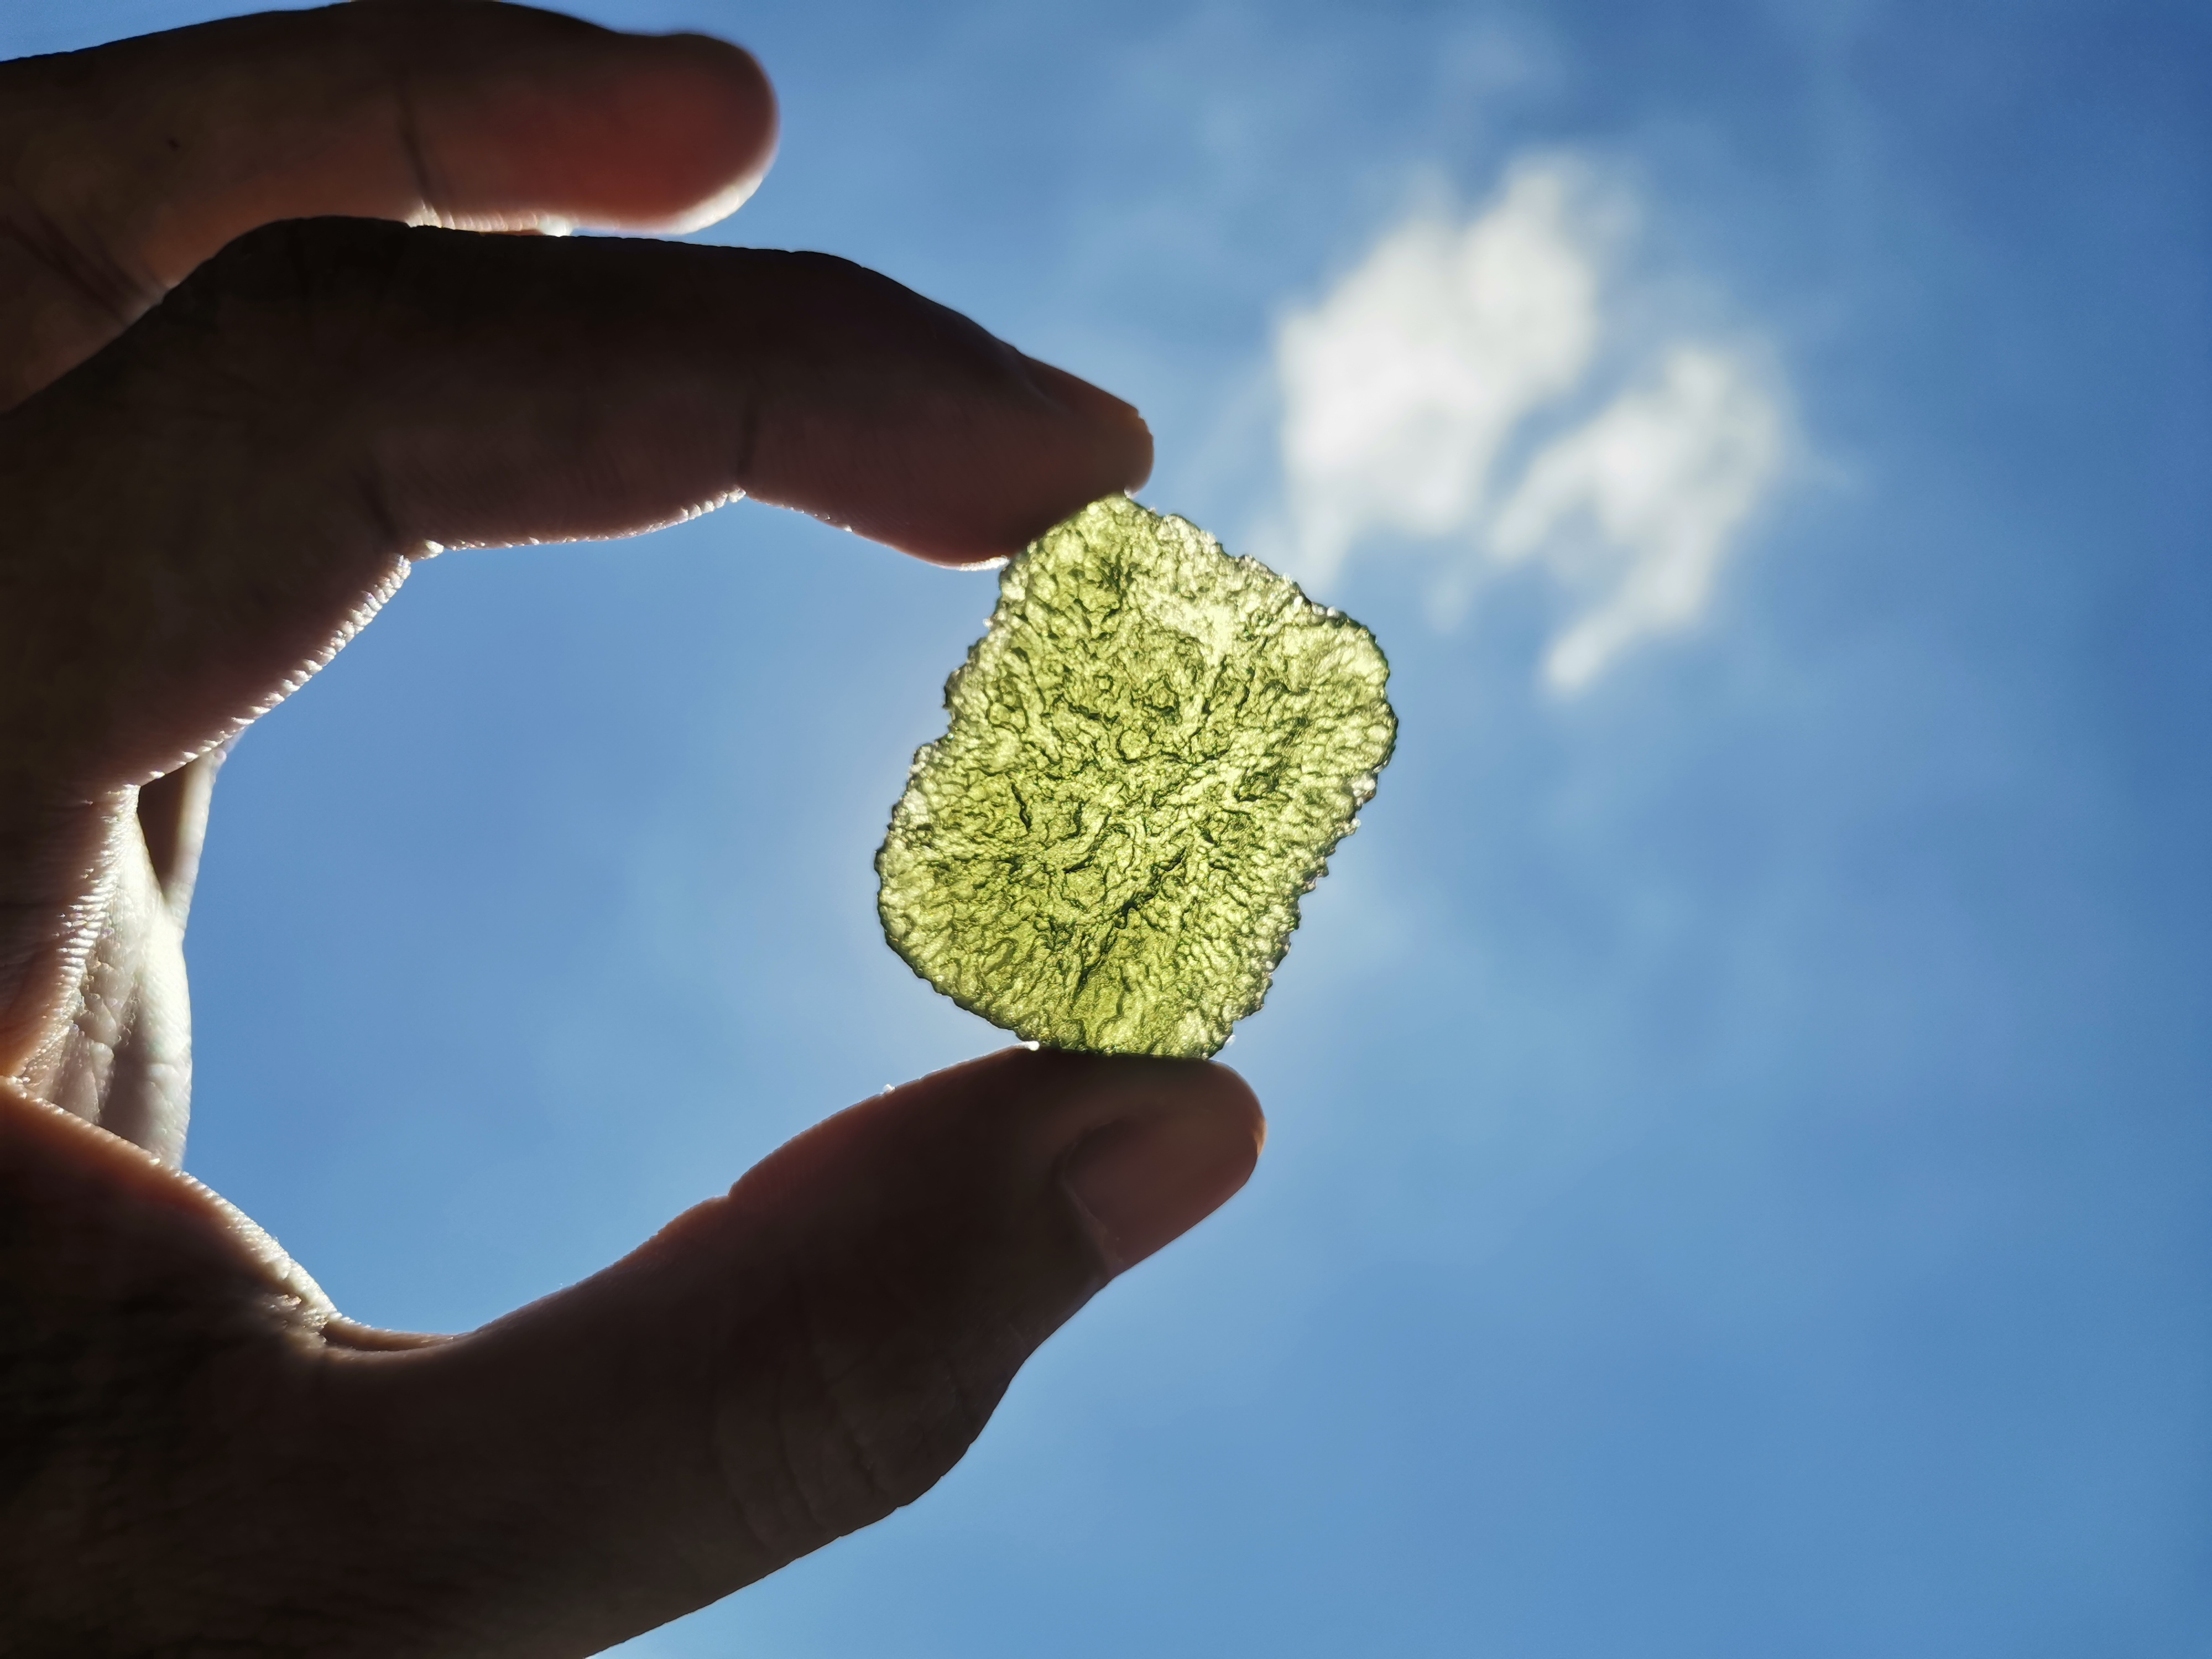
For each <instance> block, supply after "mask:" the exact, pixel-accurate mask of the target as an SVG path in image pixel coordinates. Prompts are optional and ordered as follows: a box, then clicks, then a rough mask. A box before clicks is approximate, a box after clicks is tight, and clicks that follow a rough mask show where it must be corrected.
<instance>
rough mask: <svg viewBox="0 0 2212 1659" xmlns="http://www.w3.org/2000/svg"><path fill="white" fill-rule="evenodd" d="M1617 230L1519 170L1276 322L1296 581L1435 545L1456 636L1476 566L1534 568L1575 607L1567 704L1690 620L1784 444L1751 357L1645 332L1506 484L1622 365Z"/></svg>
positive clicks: (1767, 383)
mask: <svg viewBox="0 0 2212 1659" xmlns="http://www.w3.org/2000/svg"><path fill="white" fill-rule="evenodd" d="M1624 217H1625V213H1624V210H1622V207H1621V198H1620V195H1619V193H1618V192H1613V193H1611V194H1610V195H1608V194H1607V192H1603V191H1600V190H1599V189H1598V188H1597V187H1596V185H1595V180H1594V176H1593V175H1592V174H1591V173H1590V172H1589V170H1588V169H1587V168H1585V167H1581V166H1579V165H1577V163H1575V162H1573V161H1569V160H1564V159H1560V158H1556V157H1554V158H1548V159H1544V160H1538V161H1525V162H1523V163H1522V164H1521V165H1520V166H1518V167H1515V168H1513V169H1512V170H1511V171H1510V173H1508V175H1507V179H1506V182H1505V184H1504V188H1503V189H1502V190H1501V191H1499V193H1498V198H1497V200H1496V201H1495V203H1494V204H1492V206H1491V207H1490V208H1489V209H1488V210H1486V211H1485V212H1484V213H1482V214H1481V215H1480V216H1478V217H1476V218H1475V219H1474V220H1473V221H1472V222H1469V223H1467V224H1465V225H1464V226H1455V225H1454V224H1452V223H1450V222H1448V221H1447V220H1445V219H1443V218H1441V217H1438V216H1434V215H1416V216H1413V218H1411V219H1409V220H1407V222H1404V223H1402V224H1401V225H1399V226H1398V227H1397V228H1395V229H1393V230H1391V231H1390V232H1389V233H1388V234H1385V235H1384V236H1383V239H1382V240H1380V241H1379V242H1378V243H1377V244H1376V246H1375V248H1374V249H1373V251H1372V252H1370V253H1369V254H1368V256H1367V258H1365V259H1364V260H1363V261H1362V262H1361V263H1360V264H1358V267H1356V268H1355V269H1354V270H1352V272H1351V273H1350V274H1349V275H1347V276H1346V277H1345V278H1344V279H1343V281H1342V282H1340V283H1339V284H1338V285H1337V286H1336V288H1335V289H1334V291H1333V292H1331V293H1330V294H1329V295H1328V296H1327V297H1326V298H1325V299H1323V300H1322V302H1321V303H1320V304H1319V305H1318V306H1316V307H1314V308H1313V309H1312V310H1310V311H1308V312H1305V313H1300V314H1298V315H1295V316H1292V317H1290V318H1288V319H1285V322H1284V324H1283V325H1282V328H1281V331H1280V333H1279V336H1278V338H1277V343H1276V368H1277V372H1278V374H1279V379H1280V382H1281V387H1282V392H1283V428H1282V445H1283V462H1284V470H1285V482H1286V485H1287V489H1288V496H1289V509H1290V517H1291V549H1290V551H1289V562H1290V564H1291V568H1292V569H1293V570H1294V572H1295V573H1296V574H1297V575H1298V577H1299V578H1300V579H1301V580H1304V582H1305V583H1306V584H1307V585H1308V586H1319V585H1323V584H1326V583H1327V582H1328V581H1329V580H1331V579H1333V578H1334V575H1335V574H1336V573H1337V571H1338V569H1339V568H1340V566H1341V564H1342V562H1343V561H1344V559H1345V557H1346V555H1347V554H1349V553H1350V552H1351V551H1352V550H1353V549H1354V548H1355V547H1356V546H1357V545H1358V544H1360V543H1361V542H1362V541H1364V540H1366V539H1368V538H1370V537H1372V536H1373V535H1374V534H1375V532H1399V535H1400V537H1401V538H1423V539H1426V540H1428V541H1430V542H1431V543H1433V544H1441V546H1442V550H1443V551H1445V552H1446V553H1447V554H1448V555H1449V556H1448V557H1447V558H1446V559H1445V561H1444V563H1443V567H1442V568H1441V570H1440V572H1439V575H1438V580H1437V585H1436V590H1435V597H1436V602H1437V612H1438V614H1439V617H1440V619H1441V620H1443V621H1445V622H1447V623H1449V622H1450V621H1452V620H1455V618H1456V617H1457V615H1458V613H1459V612H1460V611H1462V610H1463V609H1464V606H1465V603H1466V600H1467V599H1468V596H1469V594H1470V593H1471V592H1472V591H1473V589H1474V586H1475V585H1476V584H1477V582H1478V581H1479V580H1480V578H1481V577H1482V576H1483V575H1485V574H1487V573H1489V572H1492V571H1496V570H1498V569H1500V568H1509V567H1512V566H1516V565H1524V564H1530V563H1534V564H1539V565H1541V566H1542V567H1544V568H1547V570H1548V571H1550V572H1551V573H1552V574H1553V576H1554V577H1556V578H1557V579H1559V580H1560V581H1561V582H1562V583H1563V584H1564V585H1565V586H1567V587H1568V588H1569V589H1570V590H1571V592H1572V593H1573V594H1574V596H1575V598H1576V600H1577V605H1578V609H1577V611H1575V612H1574V613H1573V614H1572V615H1571V617H1569V619H1568V620H1567V621H1566V623H1565V624H1564V626H1563V628H1562V629H1561V631H1560V632H1559V635H1558V636H1557V637H1556V638H1555V639H1554V640H1553V642H1552V645H1551V647H1550V649H1549V651H1548V652H1547V656H1546V659H1545V669H1544V672H1545V678H1546V679H1547V681H1548V683H1549V684H1551V685H1552V686H1553V689H1555V690H1559V691H1562V692H1571V691H1575V690H1580V689H1581V688H1582V687H1583V686H1586V685H1588V684H1589V683H1590V682H1591V681H1592V680H1593V679H1595V678H1596V677H1597V676H1598V675H1599V674H1600V673H1601V672H1602V671H1603V670H1604V669H1605V668H1606V667H1607V665H1609V664H1610V663H1611V662H1612V661H1613V659H1615V658H1616V657H1617V655H1618V654H1619V653H1620V652H1621V651H1622V650H1623V649H1624V648H1625V647H1627V646H1629V645H1631V644H1632V643H1633V642H1635V641H1638V640H1639V639H1641V638H1643V637H1644V636H1646V635H1652V634H1656V633H1660V632H1663V631H1665V630H1668V629H1676V628H1680V627H1682V626H1684V625H1686V623H1690V622H1692V621H1693V620H1694V619H1695V618H1696V617H1697V616H1698V615H1699V612H1700V611H1702V610H1703V608H1704V606H1705V602H1706V599H1707V598H1708V596H1709V595H1710V593H1711V590H1712V586H1713V581H1714V578H1715V575H1716V574H1717V572H1718V570H1719V569H1720V568H1721V566H1722V564H1723V562H1725V560H1726V558H1727V556H1728V555H1729V552H1730V551H1731V550H1732V549H1733V547H1734V545H1735V542H1736V540H1737V538H1738V537H1739V535H1740V532H1741V529H1742V527H1743V526H1744V523H1745V521H1746V520H1747V519H1748V518H1749V516H1750V515H1751V513H1752V512H1753V509H1754V508H1755V507H1757V506H1758V504H1759V501H1760V500H1761V498H1762V497H1763V496H1764V495H1765V493H1766V492H1767V490H1768V489H1770V488H1771V485H1772V483H1773V482H1774V480H1775V478H1776V477H1777V476H1778V473H1779V471H1780V469H1781V465H1782V462H1783V459H1784V452H1785V449H1786V447H1787V444H1786V425H1785V422H1784V416H1783V414H1782V403H1781V399H1780V397H1779V395H1778V389H1777V387H1776V386H1775V384H1774V382H1773V380H1772V379H1771V375H1770V374H1767V373H1765V371H1763V370H1762V369H1761V368H1760V367H1759V365H1758V364H1757V363H1756V362H1755V360H1754V359H1753V357H1752V356H1750V355H1748V354H1747V353H1745V352H1743V351H1741V350H1737V349H1730V348H1728V347H1723V346H1720V345H1716V344H1713V343H1709V342H1700V341H1698V340H1696V339H1693V338H1680V339H1659V340H1655V341H1652V342H1647V345H1648V346H1649V347H1650V349H1647V350H1646V351H1645V352H1644V354H1643V355H1642V356H1641V357H1640V358H1638V357H1635V356H1631V357H1629V358H1628V360H1627V364H1628V367H1630V368H1638V364H1639V363H1640V365H1641V368H1640V372H1638V373H1636V374H1633V375H1632V378H1631V380H1630V384H1629V385H1628V386H1626V389H1625V390H1621V391H1620V392H1618V393H1617V395H1615V396H1614V397H1613V398H1612V400H1611V401H1610V402H1609V403H1607V404H1606V405H1605V406H1604V407H1603V408H1601V410H1599V411H1598V412H1597V413H1596V414H1595V415H1594V416H1591V417H1589V419H1588V420H1587V421H1586V422H1583V424H1581V425H1580V426H1577V427H1575V428H1572V429H1571V430H1568V431H1566V432H1565V433H1563V434H1561V435H1558V436H1556V437H1554V438H1553V439H1552V440H1551V441H1549V442H1548V443H1546V444H1544V445H1543V446H1542V447H1540V448H1539V449H1538V450H1537V452H1536V453H1535V454H1534V457H1533V459H1529V460H1528V462H1527V464H1526V465H1524V466H1522V468H1521V469H1520V471H1519V473H1518V476H1517V477H1508V478H1506V479H1504V480H1503V481H1501V480H1500V479H1499V478H1498V476H1497V475H1498V472H1499V471H1500V465H1501V461H1507V462H1510V460H1511V459H1514V458H1515V456H1516V453H1517V452H1516V448H1515V440H1516V438H1519V437H1522V435H1524V434H1526V433H1527V431H1528V427H1529V425H1530V423H1531V422H1532V420H1533V419H1534V418H1536V417H1539V416H1541V415H1542V414H1543V413H1544V411H1546V410H1547V408H1550V407H1552V406H1553V405H1556V404H1560V403H1562V402H1563V401H1564V400H1565V399H1566V398H1568V397H1569V396H1571V394H1574V393H1577V392H1588V391H1589V390H1593V389H1595V390H1598V391H1601V392H1602V391H1603V390H1604V389H1605V388H1604V386H1603V384H1602V383H1600V384H1599V385H1598V386H1595V387H1593V386H1591V384H1590V383H1591V382H1592V381H1593V380H1595V379H1596V378H1597V371H1598V369H1599V368H1600V367H1601V364H1604V363H1612V362H1615V361H1616V360H1618V359H1620V356H1621V355H1622V354H1621V352H1620V346H1621V345H1622V344H1623V343H1622V342H1620V341H1618V340H1617V339H1614V338H1613V337H1615V336H1618V335H1619V334H1620V333H1621V332H1623V326H1622V325H1621V324H1620V321H1619V313H1620V311H1621V310H1622V309H1623V307H1622V306H1621V305H1620V298H1621V295H1620V293H1619V289H1620V280H1619V278H1618V277H1617V276H1614V275H1613V273H1612V272H1611V271H1610V270H1608V265H1609V263H1610V261H1609V259H1608V258H1607V248H1608V246H1609V245H1610V244H1611V242H1612V241H1613V240H1615V238H1616V235H1617V232H1618V228H1619V225H1620V222H1621V221H1622V220H1623V218H1624ZM1608 302H1610V303H1608ZM1609 342H1610V343H1612V344H1613V347H1614V349H1613V351H1612V352H1610V353H1608V352H1607V350H1606V348H1607V344H1608V343H1609Z"/></svg>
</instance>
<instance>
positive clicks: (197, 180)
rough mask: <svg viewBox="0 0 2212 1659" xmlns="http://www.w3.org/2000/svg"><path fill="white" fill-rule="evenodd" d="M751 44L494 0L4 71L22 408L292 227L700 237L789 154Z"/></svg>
mask: <svg viewBox="0 0 2212 1659" xmlns="http://www.w3.org/2000/svg"><path fill="white" fill-rule="evenodd" d="M775 132H776V111H775V94H774V93H773V92H772V91H771V90H770V88H769V82H768V77H767V76H765V75H764V74H763V72H762V70H761V68H760V66H759V64H757V63H756V62H754V60H753V58H751V57H750V54H748V53H747V52H744V50H743V49H741V48H739V47H738V46H731V45H729V44H728V43H726V42H725V41H720V40H708V39H707V38H705V37H704V36H701V35H691V34H677V35H665V36H645V35H631V34H620V33H613V32H611V31H610V30H606V29H602V28H599V27H595V26H593V25H592V24H589V23H585V22H581V21H578V20H576V19H574V18H570V17H562V16H559V15H555V14H553V13H550V12H543V11H537V10H533V9H528V8H526V7H521V6H507V5H495V4H488V3H483V0H445V3H422V0H374V3H364V4H353V5H341V6H331V7H327V8H325V9H320V10H316V11H303V12H277V13H270V14H266V15H260V16H252V17H239V18H231V19H228V20H225V21H221V22H216V23H207V24H202V25H199V26H197V27H192V28H185V29H178V30H174V31H172V32H170V33H165V34H155V35H148V36H145V37H143V38H141V39H138V40H124V41H119V42H117V43H115V44H114V45H112V46H99V47H95V48H93V49H92V50H90V51H87V52H70V53H65V54H60V55H58V56H54V57H48V58H25V59H21V60H20V61H17V62H15V63H11V64H0V409H4V408H6V407H8V406H9V405H11V404H15V403H17V402H19V401H21V398H24V397H26V396H27V395H28V394H29V393H30V392H33V391H35V390H37V389H38V388H39V387H40V386H44V385H46V383H47V382H49V381H51V380H53V379H55V378H56V377H57V376H58V375H59V374H62V373H63V372H64V371H65V370H67V369H68V368H70V367H72V366H73V365H75V364H76V363H77V362H82V360H83V359H84V358H86V357H88V356H90V355H91V354H92V353H93V352H94V351H96V350H97V349H100V346H102V345H103V344H105V343H106V342H107V341H108V340H109V339H111V338H112V337H114V336H115V335H117V334H118V333H119V332H121V331H122V330H123V329H124V328H125V326H127V325H129V324H130V323H131V320H132V319H135V318H136V317H137V316H138V315H139V314H140V313H143V311H145V310H146V309H147V308H148V307H149V306H151V305H152V304H153V303H154V302H155V301H157V300H159V299H160V298H161V295H162V294H163V293H164V292H166V291H167V289H169V288H171V287H172V286H173V285H174V284H176V283H179V282H181V281H182V280H183V279H184V277H185V275H186V274H187V273H188V272H190V271H191V270H192V269H193V268H194V267H195V266H197V264H200V262H201V261H203V260H204V259H206V258H209V257H210V255H212V254H213V253H214V252H216V250H217V249H218V248H221V247H222V246H224V245H225V244H227V243H228V242H230V241H231V240H234V238H236V237H237V236H239V235H240V234H243V233H245V232H246V231H248V230H251V229H252V228H255V227H257V226H259V225H263V224H267V223H270V222H275V221H276V220H280V219H293V218H307V217H313V216H320V215H328V214H342V215H348V216H356V217H363V218H379V219H398V220H403V221H406V222H413V223H436V224H442V225H447V226H450V227H453V228H464V229H520V228H553V227H556V226H565V225H568V224H591V225H597V226H603V227H606V228H659V229H688V228H695V227H696V226H698V225H702V224H706V223H708V222H712V221H713V220H714V219H717V218H720V216H722V215H724V214H726V213H728V212H729V211H731V210H732V209H734V208H735V207H736V206H737V205H738V204H739V203H740V202H742V201H743V200H744V198H745V197H746V196H748V195H750V193H751V191H752V190H753V188H754V187H755V186H756V185H757V184H758V183H759V181H760V179H761V176H762V175H763V173H766V171H767V170H768V165H769V161H770V159H771V158H772V156H773V155H774V153H775Z"/></svg>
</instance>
